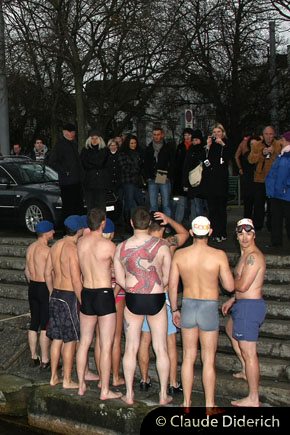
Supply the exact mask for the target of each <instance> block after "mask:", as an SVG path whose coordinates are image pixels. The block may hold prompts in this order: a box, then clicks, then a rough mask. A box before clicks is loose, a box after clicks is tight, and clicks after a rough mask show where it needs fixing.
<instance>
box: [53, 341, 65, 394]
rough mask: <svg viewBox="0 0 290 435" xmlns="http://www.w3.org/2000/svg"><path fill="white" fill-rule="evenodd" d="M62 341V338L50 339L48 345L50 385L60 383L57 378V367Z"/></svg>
mask: <svg viewBox="0 0 290 435" xmlns="http://www.w3.org/2000/svg"><path fill="white" fill-rule="evenodd" d="M62 345H63V341H62V340H52V342H51V346H50V368H51V378H50V385H51V386H55V385H56V384H59V383H60V380H59V378H58V373H57V368H58V364H59V359H60V353H61V349H62Z"/></svg>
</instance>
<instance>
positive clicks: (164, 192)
mask: <svg viewBox="0 0 290 435" xmlns="http://www.w3.org/2000/svg"><path fill="white" fill-rule="evenodd" d="M159 192H160V194H161V204H162V211H163V213H165V214H166V215H167V216H171V208H170V194H171V184H170V181H169V180H167V181H166V183H165V184H160V183H155V181H154V180H148V194H149V202H150V211H158V210H159V207H158V193H159Z"/></svg>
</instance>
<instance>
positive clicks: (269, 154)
mask: <svg viewBox="0 0 290 435" xmlns="http://www.w3.org/2000/svg"><path fill="white" fill-rule="evenodd" d="M270 146H271V145H266V146H265V148H269V147H270ZM270 157H271V153H270V152H269V153H268V154H266V157H265V159H270Z"/></svg>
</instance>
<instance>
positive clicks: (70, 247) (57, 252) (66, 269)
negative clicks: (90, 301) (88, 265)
mask: <svg viewBox="0 0 290 435" xmlns="http://www.w3.org/2000/svg"><path fill="white" fill-rule="evenodd" d="M51 263H52V269H53V287H54V288H55V289H58V290H68V291H75V290H78V288H79V284H80V269H79V265H78V258H77V248H76V244H75V243H74V242H73V241H72V240H70V239H66V238H64V239H62V240H59V241H58V242H56V243H55V244H54V246H53V247H52V248H51Z"/></svg>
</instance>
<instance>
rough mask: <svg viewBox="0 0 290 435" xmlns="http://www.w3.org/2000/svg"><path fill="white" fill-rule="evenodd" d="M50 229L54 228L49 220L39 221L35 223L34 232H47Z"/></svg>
mask: <svg viewBox="0 0 290 435" xmlns="http://www.w3.org/2000/svg"><path fill="white" fill-rule="evenodd" d="M51 230H54V226H53V223H52V222H49V221H40V222H38V223H37V224H36V225H35V232H36V233H38V234H42V233H48V232H49V231H51Z"/></svg>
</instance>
